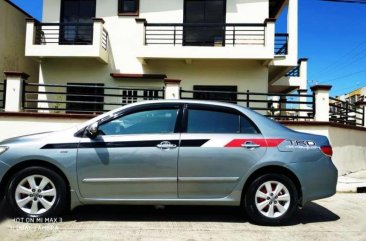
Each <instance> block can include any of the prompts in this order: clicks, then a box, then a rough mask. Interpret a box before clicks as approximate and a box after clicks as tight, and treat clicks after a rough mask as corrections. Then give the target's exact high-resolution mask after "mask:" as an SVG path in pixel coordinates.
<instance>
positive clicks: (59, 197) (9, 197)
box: [6, 166, 68, 219]
mask: <svg viewBox="0 0 366 241" xmlns="http://www.w3.org/2000/svg"><path fill="white" fill-rule="evenodd" d="M33 175H40V176H44V177H47V178H48V179H49V180H51V182H52V183H53V185H54V188H55V189H56V195H55V197H54V198H55V199H54V203H53V205H52V206H51V207H50V208H49V210H47V211H46V212H44V213H42V214H30V213H27V212H25V211H23V210H22V209H21V208H20V207H19V206H18V204H17V202H16V189H17V187H18V185H19V184H20V182H22V180H24V179H25V178H27V177H29V176H33ZM44 198H45V197H44ZM6 201H7V204H8V205H9V206H10V208H11V211H12V213H13V215H14V216H15V217H23V218H40V219H42V218H48V217H58V216H59V215H62V214H63V213H64V212H65V211H66V208H67V204H68V202H67V185H66V183H65V181H64V180H63V178H62V177H61V176H60V175H59V174H58V173H57V172H55V171H53V170H51V169H48V168H45V167H40V166H33V167H27V168H25V169H23V170H20V171H19V172H17V173H15V174H14V175H13V176H12V177H11V179H10V181H9V185H8V191H7V194H6Z"/></svg>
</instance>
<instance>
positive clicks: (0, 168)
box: [0, 161, 10, 201]
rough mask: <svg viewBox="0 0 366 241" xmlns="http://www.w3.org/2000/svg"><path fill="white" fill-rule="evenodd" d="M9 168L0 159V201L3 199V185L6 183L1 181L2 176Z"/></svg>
mask: <svg viewBox="0 0 366 241" xmlns="http://www.w3.org/2000/svg"><path fill="white" fill-rule="evenodd" d="M9 169H10V167H9V166H8V165H6V164H5V163H3V162H2V161H0V184H1V185H0V201H1V200H2V199H3V197H4V194H5V188H6V187H5V185H6V183H4V182H3V178H4V176H5V174H6V172H7V171H8V170H9Z"/></svg>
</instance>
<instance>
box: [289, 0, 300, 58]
mask: <svg viewBox="0 0 366 241" xmlns="http://www.w3.org/2000/svg"><path fill="white" fill-rule="evenodd" d="M298 14H299V13H298V0H289V1H288V13H287V33H288V35H289V37H288V53H289V55H288V56H287V58H291V61H292V62H293V63H296V61H297V56H298V27H299V25H298V24H299V23H298V22H299V15H298Z"/></svg>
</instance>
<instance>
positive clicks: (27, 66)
mask: <svg viewBox="0 0 366 241" xmlns="http://www.w3.org/2000/svg"><path fill="white" fill-rule="evenodd" d="M26 18H27V16H26V15H24V14H23V13H22V12H20V11H19V10H17V9H15V8H14V7H13V6H11V5H10V4H8V3H7V2H5V1H3V0H1V1H0V33H1V34H0V80H1V81H2V80H3V79H4V78H3V77H4V76H3V73H4V71H18V72H26V73H27V74H29V75H30V76H31V77H30V81H33V82H34V81H38V63H37V62H36V61H35V60H33V59H31V58H26V57H24V52H25V33H26V27H25V26H26V23H25V19H26Z"/></svg>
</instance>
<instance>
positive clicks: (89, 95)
mask: <svg viewBox="0 0 366 241" xmlns="http://www.w3.org/2000/svg"><path fill="white" fill-rule="evenodd" d="M22 96H23V97H22V108H23V110H24V111H28V112H51V113H84V114H100V113H103V112H107V111H110V110H113V109H115V108H118V107H121V106H124V105H127V104H130V103H135V102H139V101H143V100H158V99H164V89H163V88H160V89H159V88H120V87H105V86H104V85H103V84H79V83H70V84H67V85H59V84H38V83H27V82H23V92H22Z"/></svg>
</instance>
